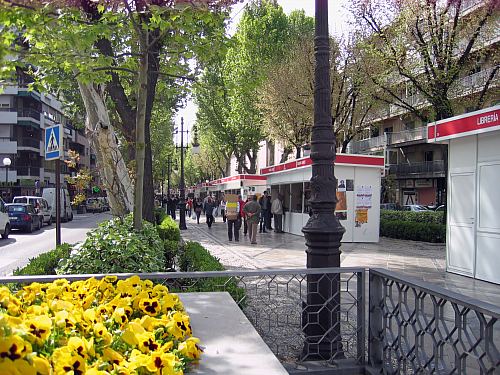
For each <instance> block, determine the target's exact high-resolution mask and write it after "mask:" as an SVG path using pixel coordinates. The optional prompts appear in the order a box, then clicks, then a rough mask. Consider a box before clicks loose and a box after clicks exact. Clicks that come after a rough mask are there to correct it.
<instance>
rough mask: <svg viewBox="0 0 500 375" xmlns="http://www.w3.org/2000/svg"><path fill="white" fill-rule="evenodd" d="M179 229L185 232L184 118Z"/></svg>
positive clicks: (182, 118) (182, 125)
mask: <svg viewBox="0 0 500 375" xmlns="http://www.w3.org/2000/svg"><path fill="white" fill-rule="evenodd" d="M179 204H180V206H181V207H180V210H179V229H181V230H185V229H187V226H186V191H185V186H184V117H181V181H180V182H179Z"/></svg>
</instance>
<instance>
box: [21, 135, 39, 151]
mask: <svg viewBox="0 0 500 375" xmlns="http://www.w3.org/2000/svg"><path fill="white" fill-rule="evenodd" d="M17 145H18V146H21V147H33V148H37V149H39V148H40V140H39V139H36V138H32V137H22V138H19V139H17Z"/></svg>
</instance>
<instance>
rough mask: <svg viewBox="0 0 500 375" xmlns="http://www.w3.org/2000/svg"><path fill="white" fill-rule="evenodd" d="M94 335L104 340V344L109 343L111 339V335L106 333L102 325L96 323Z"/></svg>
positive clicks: (106, 330)
mask: <svg viewBox="0 0 500 375" xmlns="http://www.w3.org/2000/svg"><path fill="white" fill-rule="evenodd" d="M94 335H95V337H96V338H99V339H102V340H104V343H105V344H109V343H111V340H112V339H113V336H112V335H111V333H109V332H108V329H107V328H106V326H105V325H104V324H102V323H97V324H96V325H95V326H94Z"/></svg>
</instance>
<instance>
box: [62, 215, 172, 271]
mask: <svg viewBox="0 0 500 375" xmlns="http://www.w3.org/2000/svg"><path fill="white" fill-rule="evenodd" d="M165 270H166V264H165V257H164V247H163V242H162V241H161V239H160V237H159V236H158V232H157V230H156V228H155V226H154V225H153V224H151V223H148V222H146V221H145V222H144V223H143V229H142V230H141V231H140V232H136V231H135V230H134V227H133V220H132V215H128V216H127V217H126V218H125V219H121V218H114V219H111V220H109V221H105V222H104V223H101V224H99V226H98V227H97V228H96V229H94V230H92V231H90V232H89V233H88V234H87V239H86V240H85V242H84V243H83V244H82V246H81V247H80V249H79V250H78V252H77V253H75V254H72V255H71V256H70V257H69V258H68V259H66V260H64V261H63V262H62V265H61V266H60V267H59V268H58V269H57V273H58V274H68V273H79V274H85V273H121V272H159V271H165Z"/></svg>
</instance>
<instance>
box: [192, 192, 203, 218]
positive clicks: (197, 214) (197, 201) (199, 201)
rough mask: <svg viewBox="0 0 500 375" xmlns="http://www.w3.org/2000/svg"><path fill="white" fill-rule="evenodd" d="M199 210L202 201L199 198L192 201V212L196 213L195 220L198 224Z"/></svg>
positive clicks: (200, 209)
mask: <svg viewBox="0 0 500 375" xmlns="http://www.w3.org/2000/svg"><path fill="white" fill-rule="evenodd" d="M201 211H203V203H202V201H201V199H200V198H197V199H196V202H194V213H195V214H196V222H197V223H198V224H200V216H201Z"/></svg>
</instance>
